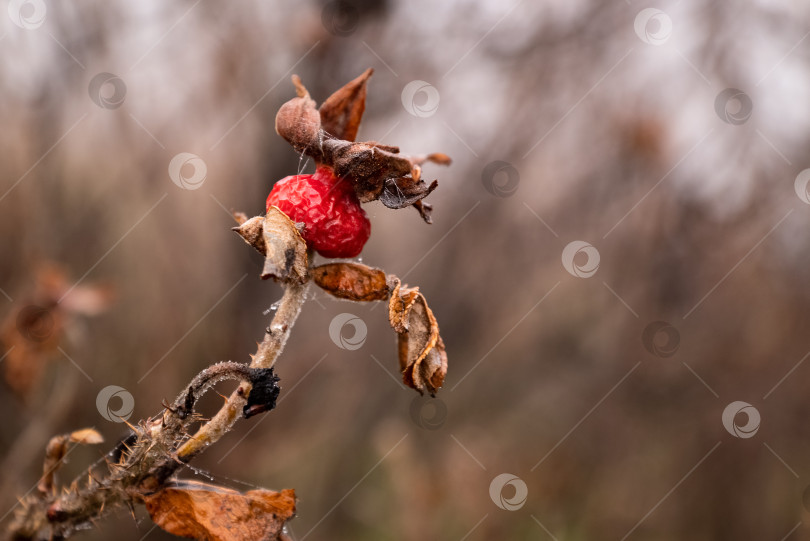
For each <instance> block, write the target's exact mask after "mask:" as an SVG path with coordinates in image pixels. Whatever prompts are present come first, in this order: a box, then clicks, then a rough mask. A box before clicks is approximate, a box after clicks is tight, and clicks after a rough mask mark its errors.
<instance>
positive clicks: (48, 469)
mask: <svg viewBox="0 0 810 541" xmlns="http://www.w3.org/2000/svg"><path fill="white" fill-rule="evenodd" d="M103 442H104V438H103V437H102V436H101V434H99V433H98V432H96V431H95V430H93V429H92V428H84V429H82V430H76V431H75V432H71V433H70V434H62V435H60V436H54V437H52V438H51V439H50V441H48V445H47V447H46V448H45V460H44V462H43V463H42V479H40V480H39V484H38V485H37V489H38V490H39V491H40V492H41V493H42V494H50V493H52V492H53V491H54V490H55V488H54V487H55V483H54V479H55V477H56V471H57V470H58V469H59V468H60V466H61V465H62V459H63V458H65V455H66V454H67V450H68V446H69V445H70V444H71V443H79V444H82V445H96V444H99V443H103Z"/></svg>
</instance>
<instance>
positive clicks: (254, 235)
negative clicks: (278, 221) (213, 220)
mask: <svg viewBox="0 0 810 541" xmlns="http://www.w3.org/2000/svg"><path fill="white" fill-rule="evenodd" d="M238 220H239V219H238V218H237V221H238ZM231 231H236V232H237V233H238V234H239V236H240V237H242V239H244V241H245V242H247V243H248V244H250V245H251V246H253V247H254V248H255V249H256V251H258V252H259V253H260V254H262V255H265V254H266V253H267V248H266V247H265V245H264V216H254V217H253V218H250V219H248V218H247V217H245V219H244V220H242V221H241V222H239V226H237V227H233V228H231Z"/></svg>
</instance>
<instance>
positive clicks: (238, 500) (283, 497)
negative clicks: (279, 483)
mask: <svg viewBox="0 0 810 541" xmlns="http://www.w3.org/2000/svg"><path fill="white" fill-rule="evenodd" d="M144 502H145V503H146V509H147V511H149V516H151V517H152V520H153V521H154V522H155V524H157V525H158V526H160V527H161V528H163V529H164V530H165V531H167V532H169V533H170V534H174V535H177V536H181V537H190V538H193V539H201V540H205V541H275V540H281V539H284V537H283V529H284V524H285V523H286V522H287V521H288V520H290V519H291V518H292V517H293V516H295V491H293V490H291V489H287V490H282V491H281V492H273V491H270V490H251V491H248V492H245V493H244V494H243V493H241V492H238V491H236V490H231V489H228V488H223V487H219V486H216V485H209V484H205V483H199V482H195V481H176V482H174V483H173V484H172V485H170V486H168V487H166V488H164V489H162V490H160V491H159V492H157V493H155V494H152V495H149V496H146V497H145V498H144Z"/></svg>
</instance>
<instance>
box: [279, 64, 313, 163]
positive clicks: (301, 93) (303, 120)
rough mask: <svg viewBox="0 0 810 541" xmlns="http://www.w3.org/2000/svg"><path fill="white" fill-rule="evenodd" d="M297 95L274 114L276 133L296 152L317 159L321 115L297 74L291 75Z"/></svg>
mask: <svg viewBox="0 0 810 541" xmlns="http://www.w3.org/2000/svg"><path fill="white" fill-rule="evenodd" d="M292 81H293V84H294V85H295V89H296V93H297V94H298V96H297V97H295V98H293V99H291V100H290V101H288V102H287V103H285V104H284V105H282V106H281V108H280V109H279V110H278V113H277V114H276V133H278V134H279V135H280V136H282V137H283V138H284V139H286V140H287V142H288V143H290V144H291V145H292V146H293V148H294V149H295V150H296V151H298V152H306V153H307V154H308V155H310V156H312V157H313V158H315V159H316V160H318V159H319V156H320V154H319V148H320V140H321V138H322V136H323V130H321V115H320V113H319V112H318V110H317V109H316V108H315V101H314V100H313V99H312V98H310V97H309V92H308V91H307V89H306V88H304V85H303V84H302V83H301V79H300V78H299V77H298V76H297V75H293V76H292Z"/></svg>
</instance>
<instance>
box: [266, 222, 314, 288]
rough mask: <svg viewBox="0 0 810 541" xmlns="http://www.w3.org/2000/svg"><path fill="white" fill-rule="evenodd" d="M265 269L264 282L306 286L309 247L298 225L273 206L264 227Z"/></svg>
mask: <svg viewBox="0 0 810 541" xmlns="http://www.w3.org/2000/svg"><path fill="white" fill-rule="evenodd" d="M262 239H263V240H264V247H265V254H264V256H265V257H264V269H263V270H262V279H263V280H266V279H268V278H273V279H274V280H280V281H282V282H297V283H301V284H302V283H304V281H306V278H307V243H306V241H305V240H304V237H302V236H301V233H299V232H298V229H297V228H296V227H295V224H294V223H293V221H292V220H290V219H289V218H288V217H287V215H286V214H284V213H283V212H281V211H280V210H279V209H278V207H275V206H271V207H270V210H268V211H267V215H266V216H265V217H264V221H263V223H262Z"/></svg>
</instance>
